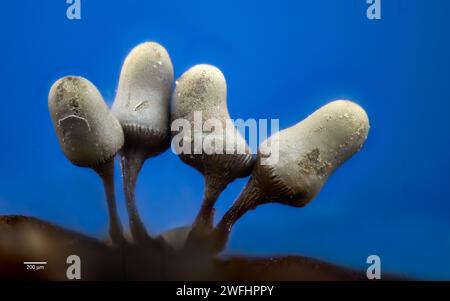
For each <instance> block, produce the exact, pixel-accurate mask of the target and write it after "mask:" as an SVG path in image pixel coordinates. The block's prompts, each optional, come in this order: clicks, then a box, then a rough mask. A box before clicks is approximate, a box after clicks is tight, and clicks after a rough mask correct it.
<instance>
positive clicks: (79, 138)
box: [48, 76, 124, 244]
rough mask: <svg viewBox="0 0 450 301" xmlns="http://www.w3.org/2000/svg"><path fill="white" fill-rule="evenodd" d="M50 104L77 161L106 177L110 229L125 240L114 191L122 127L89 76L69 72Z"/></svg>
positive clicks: (69, 153) (55, 88)
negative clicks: (115, 162) (79, 75)
mask: <svg viewBox="0 0 450 301" xmlns="http://www.w3.org/2000/svg"><path fill="white" fill-rule="evenodd" d="M48 107H49V111H50V116H51V118H52V122H53V126H54V128H55V131H56V135H57V137H58V141H59V144H60V146H61V148H62V150H63V152H64V154H65V155H66V157H67V158H68V159H69V160H70V161H71V162H72V163H73V164H75V165H78V166H81V167H90V168H92V169H94V170H95V171H96V172H97V173H98V174H99V176H100V177H101V178H102V180H103V184H104V188H105V192H106V197H107V202H108V211H109V221H110V226H109V232H110V237H111V239H112V241H113V243H115V244H120V243H121V242H122V241H123V236H122V227H121V225H120V221H119V218H118V215H117V211H116V202H115V195H114V155H115V154H116V153H117V152H118V151H119V150H120V148H121V147H122V145H123V143H124V136H123V131H122V127H121V126H120V124H119V122H118V121H117V119H116V118H115V117H114V115H112V114H111V113H110V111H109V108H108V106H107V105H106V103H105V102H104V100H103V97H102V96H101V94H100V92H99V91H98V90H97V88H96V87H95V86H94V85H93V84H92V83H91V82H90V81H89V80H87V79H85V78H82V77H77V76H66V77H63V78H61V79H59V80H58V81H56V82H55V83H54V84H53V86H52V87H51V89H50V93H49V96H48Z"/></svg>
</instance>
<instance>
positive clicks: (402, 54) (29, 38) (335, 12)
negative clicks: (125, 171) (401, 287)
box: [0, 0, 450, 279]
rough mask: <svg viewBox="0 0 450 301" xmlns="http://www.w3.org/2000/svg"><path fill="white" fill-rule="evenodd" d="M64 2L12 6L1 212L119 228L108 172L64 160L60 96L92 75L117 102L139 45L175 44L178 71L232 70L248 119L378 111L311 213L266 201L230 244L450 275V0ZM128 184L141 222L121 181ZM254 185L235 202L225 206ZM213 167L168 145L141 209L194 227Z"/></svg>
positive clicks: (5, 55)
mask: <svg viewBox="0 0 450 301" xmlns="http://www.w3.org/2000/svg"><path fill="white" fill-rule="evenodd" d="M382 2H383V3H382V17H383V19H382V20H380V21H369V20H368V19H367V18H366V9H367V5H366V3H365V0H347V1H339V0H334V1H333V0H308V1H307V0H303V1H261V0H258V1H220V2H219V1H133V0H130V1H112V0H111V1H106V0H104V1H100V0H95V1H94V0H82V20H79V21H70V20H68V19H67V18H66V8H67V4H66V3H65V1H64V0H58V1H56V0H53V1H50V0H46V1H30V0H28V1H26V0H21V1H6V2H4V3H2V5H1V8H0V9H1V16H0V31H1V40H2V43H1V47H0V58H1V63H0V83H1V84H0V85H1V91H2V93H1V100H0V102H1V107H0V144H1V145H0V170H1V173H0V214H15V213H19V214H27V215H34V216H37V217H39V218H42V219H46V220H49V221H52V222H55V223H58V224H60V225H63V226H65V227H69V228H74V229H78V230H80V231H82V232H84V233H87V234H90V235H95V236H101V237H105V236H106V233H107V215H106V204H105V201H104V195H103V190H102V186H101V183H100V180H99V178H98V177H97V176H96V175H95V174H94V172H92V171H91V170H89V169H82V168H78V167H75V166H73V165H72V164H70V163H69V161H68V160H67V159H66V158H65V157H64V155H63V154H62V152H61V150H60V147H59V145H58V142H57V140H56V137H55V135H54V130H53V128H52V125H51V122H50V118H49V114H48V110H47V93H48V90H49V88H50V86H51V84H52V83H53V82H54V81H55V80H56V79H58V78H59V77H61V76H64V75H68V74H74V75H82V76H85V77H87V78H88V79H90V80H91V81H92V82H94V83H95V84H96V85H97V87H98V88H99V90H100V91H101V92H102V94H103V96H104V97H105V99H106V101H107V102H108V103H109V104H111V102H112V100H113V99H114V93H115V89H116V87H117V82H118V76H119V71H120V67H121V64H122V62H123V60H124V58H125V56H126V54H127V53H128V52H129V51H130V50H131V49H132V47H134V46H135V45H137V44H138V43H140V42H143V41H146V40H155V41H158V42H160V43H161V44H163V45H164V46H165V47H166V48H167V50H168V51H169V53H170V55H171V57H172V60H173V63H174V67H175V75H176V76H179V75H180V74H181V73H182V72H183V71H185V70H186V69H187V68H189V67H190V66H191V65H193V64H197V63H209V64H213V65H216V66H218V67H219V68H221V69H222V70H223V72H224V74H225V76H226V78H227V81H228V89H229V94H228V95H229V98H228V105H229V110H230V114H231V116H232V117H233V118H238V117H241V118H244V119H247V118H279V119H280V126H281V128H286V127H289V126H291V125H293V124H295V123H297V122H298V121H300V120H301V119H303V118H304V117H306V116H307V115H308V114H309V113H311V112H312V111H314V110H315V109H317V108H318V107H320V106H322V105H324V104H325V103H327V102H329V101H331V100H334V99H340V98H345V99H352V100H355V101H356V102H358V103H359V104H361V105H362V106H363V107H364V108H365V109H366V110H367V112H368V114H369V117H370V120H371V126H372V128H371V132H370V135H369V139H368V141H367V143H366V145H365V147H364V148H363V150H362V151H361V152H360V153H358V154H357V155H356V156H355V157H353V158H352V159H351V160H350V161H349V162H348V163H347V164H345V165H344V166H342V168H340V169H339V170H338V171H337V172H336V173H335V174H334V175H333V176H332V177H331V178H330V180H329V182H328V184H327V185H326V186H325V187H324V189H323V190H322V192H321V193H320V195H319V196H318V197H317V198H316V200H314V201H313V202H312V203H311V204H310V205H309V206H307V207H306V208H304V209H294V208H290V207H287V206H282V205H276V204H271V205H265V206H262V207H260V208H259V209H258V210H256V211H253V212H251V213H249V214H247V215H246V216H245V217H244V218H243V219H242V220H240V221H239V222H238V224H237V225H236V227H235V229H234V232H233V235H232V238H231V241H230V244H229V249H228V252H229V253H241V254H242V253H244V254H252V255H268V254H302V255H307V256H313V257H317V258H321V259H325V260H329V261H335V262H337V263H340V264H344V265H349V266H353V267H358V268H365V267H367V264H366V262H365V261H366V258H367V256H368V255H371V254H377V255H379V256H380V257H381V260H382V268H383V271H391V272H397V273H402V274H403V275H407V276H412V277H420V278H426V279H450V199H449V196H450V188H449V187H450V185H449V184H450V183H449V170H450V164H449V159H448V157H447V156H448V154H449V153H450V152H449V146H450V145H449V142H450V134H449V128H450V127H449V119H448V112H449V110H450V84H449V79H450V56H449V53H450V47H449V46H450V44H449V37H450V32H449V31H450V26H449V25H450V24H449V23H450V19H449V18H448V12H449V11H450V1H446V0H441V1H439V0H434V1H407V0H403V1H402V0H389V1H385V0H383V1H382ZM116 177H117V180H118V185H117V192H118V198H119V200H118V201H119V204H120V205H119V209H120V214H121V217H122V219H123V221H124V223H126V214H125V207H124V205H123V195H122V193H121V190H120V189H121V185H119V183H120V176H119V173H117V176H116ZM245 182H246V179H243V180H238V181H236V182H234V183H233V184H232V185H230V186H229V188H228V189H227V190H226V191H225V192H224V193H223V195H222V196H221V197H220V200H219V202H218V205H217V209H218V210H217V212H218V215H219V216H221V215H222V214H223V213H224V212H225V210H226V209H227V208H228V207H229V206H230V204H231V203H232V200H233V199H234V197H235V196H236V195H237V194H238V193H239V191H240V190H241V188H242V187H243V185H244V184H245ZM202 189H203V181H202V177H201V175H200V174H199V173H197V172H196V171H195V170H194V169H192V168H190V167H189V166H187V165H184V164H183V163H182V162H181V161H180V160H179V159H178V158H177V157H176V156H175V155H173V154H172V153H171V152H170V151H167V152H166V153H164V154H163V155H161V156H159V157H156V158H154V159H151V160H149V161H147V163H146V165H145V167H144V169H143V171H142V173H141V176H140V181H139V183H138V187H137V196H138V199H139V203H138V205H139V208H140V210H141V214H142V216H143V218H144V220H145V223H146V225H147V226H148V228H149V229H150V231H151V232H152V233H154V234H157V233H160V232H162V231H165V230H167V229H169V228H172V227H176V226H182V225H187V224H189V223H191V222H192V220H193V218H194V216H195V214H196V211H197V209H198V208H199V206H200V200H201V198H202Z"/></svg>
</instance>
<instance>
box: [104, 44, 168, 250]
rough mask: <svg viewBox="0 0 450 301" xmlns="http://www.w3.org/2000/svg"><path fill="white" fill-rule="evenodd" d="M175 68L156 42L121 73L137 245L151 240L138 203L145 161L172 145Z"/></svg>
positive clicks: (138, 51) (126, 167) (120, 107)
mask: <svg viewBox="0 0 450 301" xmlns="http://www.w3.org/2000/svg"><path fill="white" fill-rule="evenodd" d="M172 87H173V66H172V62H171V60H170V57H169V54H168V53H167V51H166V49H164V47H162V46H161V45H159V44H158V43H155V42H146V43H142V44H139V45H138V46H136V47H135V48H134V49H133V50H132V51H131V52H130V53H129V54H128V56H127V57H126V59H125V62H124V63H123V66H122V70H121V72H120V79H119V86H118V89H117V95H116V98H115V100H114V104H113V107H112V112H113V114H114V115H115V116H116V117H117V119H118V120H119V122H120V124H121V125H122V128H123V131H124V135H125V145H124V147H123V149H122V151H121V152H120V155H121V157H122V160H121V162H122V174H123V187H124V191H125V196H126V202H127V210H128V216H129V221H130V230H131V233H132V235H133V239H134V241H135V242H138V243H142V242H145V241H150V237H149V236H148V234H147V231H146V229H145V226H144V224H143V222H142V220H141V218H140V216H139V214H138V210H137V207H136V201H135V187H136V181H137V176H138V174H139V171H140V170H141V168H142V166H143V164H144V162H145V161H146V160H147V159H148V158H150V157H152V156H156V155H158V154H160V153H161V152H163V151H164V150H166V149H167V148H168V147H169V145H170V131H169V119H170V116H169V114H170V113H169V110H170V96H171V92H172Z"/></svg>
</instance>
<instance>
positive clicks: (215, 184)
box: [192, 175, 226, 231]
mask: <svg viewBox="0 0 450 301" xmlns="http://www.w3.org/2000/svg"><path fill="white" fill-rule="evenodd" d="M225 188H226V184H223V183H222V181H220V180H216V179H214V178H212V177H211V176H208V175H205V192H204V196H203V201H202V206H201V208H200V211H199V212H198V214H197V217H196V218H195V221H194V223H193V225H192V229H193V230H194V231H196V230H200V231H211V230H212V228H213V223H214V211H215V209H214V205H215V203H216V201H217V199H218V198H219V195H220V194H221V193H222V191H223V190H224V189H225Z"/></svg>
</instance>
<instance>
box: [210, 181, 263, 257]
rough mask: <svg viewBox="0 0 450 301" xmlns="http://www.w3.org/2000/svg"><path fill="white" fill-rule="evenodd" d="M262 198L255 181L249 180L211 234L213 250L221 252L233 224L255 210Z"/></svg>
mask: <svg viewBox="0 0 450 301" xmlns="http://www.w3.org/2000/svg"><path fill="white" fill-rule="evenodd" d="M262 198H263V193H262V192H261V191H260V190H259V189H258V187H257V185H256V183H255V181H254V180H253V179H252V178H251V179H250V181H249V182H248V183H247V185H246V186H245V188H244V190H243V191H242V192H241V193H240V194H239V196H238V198H237V199H236V201H235V202H234V203H233V205H232V206H231V208H230V209H228V211H227V212H226V213H225V215H224V216H223V217H222V219H221V220H220V222H219V223H218V224H217V227H216V228H215V229H214V233H213V249H214V251H215V252H221V251H222V250H223V249H224V248H225V246H226V244H227V242H228V239H229V236H230V233H231V229H232V228H233V226H234V224H235V223H236V222H237V221H238V220H239V219H240V218H241V217H242V216H243V215H244V214H245V213H247V212H248V211H250V210H252V209H255V207H256V206H258V205H259V204H260V203H261V201H262Z"/></svg>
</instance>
